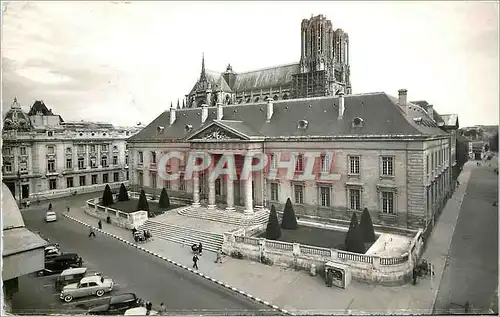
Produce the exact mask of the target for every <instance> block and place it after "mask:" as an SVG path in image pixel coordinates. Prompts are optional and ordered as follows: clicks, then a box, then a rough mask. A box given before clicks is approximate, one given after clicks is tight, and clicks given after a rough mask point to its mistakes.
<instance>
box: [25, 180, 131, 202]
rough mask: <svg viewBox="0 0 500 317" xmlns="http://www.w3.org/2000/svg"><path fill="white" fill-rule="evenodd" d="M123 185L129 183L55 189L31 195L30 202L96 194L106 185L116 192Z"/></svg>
mask: <svg viewBox="0 0 500 317" xmlns="http://www.w3.org/2000/svg"><path fill="white" fill-rule="evenodd" d="M122 183H123V184H125V186H127V185H128V181H123V182H116V183H108V184H95V185H87V186H79V187H71V188H64V189H54V190H49V191H45V192H38V193H33V194H30V200H32V201H36V200H37V199H38V200H46V199H54V198H60V197H67V196H71V195H73V194H74V193H76V194H77V195H80V194H87V193H95V192H98V191H103V190H104V187H105V186H106V185H109V187H110V188H111V190H114V189H119V188H120V186H121V184H122Z"/></svg>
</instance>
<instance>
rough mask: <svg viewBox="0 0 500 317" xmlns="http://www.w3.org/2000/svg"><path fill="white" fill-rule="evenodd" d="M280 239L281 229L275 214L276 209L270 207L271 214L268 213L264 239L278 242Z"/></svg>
mask: <svg viewBox="0 0 500 317" xmlns="http://www.w3.org/2000/svg"><path fill="white" fill-rule="evenodd" d="M280 237H281V228H280V223H279V221H278V214H277V213H276V208H275V207H274V205H272V206H271V212H270V213H269V220H268V221H267V227H266V239H271V240H278V239H279V238H280Z"/></svg>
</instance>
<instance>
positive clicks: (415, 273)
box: [413, 268, 418, 285]
mask: <svg viewBox="0 0 500 317" xmlns="http://www.w3.org/2000/svg"><path fill="white" fill-rule="evenodd" d="M417 274H418V273H417V268H413V285H417Z"/></svg>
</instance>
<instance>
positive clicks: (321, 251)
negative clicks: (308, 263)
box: [300, 245, 332, 257]
mask: <svg viewBox="0 0 500 317" xmlns="http://www.w3.org/2000/svg"><path fill="white" fill-rule="evenodd" d="M300 253H301V254H309V255H317V256H324V257H330V256H331V254H332V250H330V249H326V248H320V247H313V246H309V245H300Z"/></svg>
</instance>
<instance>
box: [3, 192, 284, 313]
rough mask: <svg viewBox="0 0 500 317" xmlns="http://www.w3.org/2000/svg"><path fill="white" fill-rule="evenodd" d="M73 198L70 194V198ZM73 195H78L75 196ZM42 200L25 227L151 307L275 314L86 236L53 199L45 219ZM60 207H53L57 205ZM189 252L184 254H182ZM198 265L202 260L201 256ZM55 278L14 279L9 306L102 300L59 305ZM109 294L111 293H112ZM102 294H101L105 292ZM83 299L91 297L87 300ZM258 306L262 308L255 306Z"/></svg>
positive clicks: (20, 309) (37, 309)
mask: <svg viewBox="0 0 500 317" xmlns="http://www.w3.org/2000/svg"><path fill="white" fill-rule="evenodd" d="M75 198H76V197H75ZM78 200H79V199H78ZM46 205H47V204H44V205H40V206H36V207H32V208H30V209H29V210H23V211H22V213H23V217H24V220H25V222H26V226H27V227H28V228H30V229H31V230H33V231H35V232H40V234H41V235H42V237H44V238H45V239H49V240H50V242H52V243H55V242H57V243H59V244H60V247H61V249H62V251H63V252H77V253H78V254H79V255H80V256H82V257H83V260H84V266H85V267H87V268H89V270H90V271H98V272H102V273H103V275H104V276H109V277H111V278H113V280H114V281H115V283H116V284H118V286H117V290H116V291H113V293H118V292H134V293H136V294H137V296H138V297H140V298H143V299H144V300H149V301H151V302H152V303H153V306H154V307H156V308H157V307H158V306H159V304H160V303H161V302H163V303H164V304H165V306H166V308H167V310H168V313H169V314H171V313H175V314H192V313H194V312H200V313H203V314H210V313H216V314H248V315H250V314H263V313H265V314H273V315H275V314H277V312H275V311H270V308H268V307H267V306H264V305H261V304H258V303H256V302H253V301H250V300H248V299H246V298H245V297H243V296H240V295H238V294H236V293H233V292H231V291H229V290H227V289H225V288H223V287H221V286H219V285H217V284H215V283H212V282H210V281H207V280H205V279H203V278H201V277H198V276H197V275H195V274H191V273H189V272H186V271H184V270H182V269H179V268H177V267H175V266H173V265H171V264H169V263H167V262H165V261H163V260H161V259H158V258H156V257H154V256H152V255H149V254H146V253H144V252H142V251H140V250H137V249H135V248H133V247H131V246H128V245H126V244H124V243H122V242H119V241H117V240H115V239H113V238H111V237H108V236H106V235H101V234H99V233H97V237H96V238H93V239H90V238H89V237H88V233H89V229H88V228H87V227H84V226H81V225H80V224H78V223H76V222H74V221H72V220H69V219H67V218H64V217H63V216H62V215H61V211H62V210H63V209H65V208H64V207H63V206H64V204H61V203H60V202H58V203H53V205H54V210H56V211H57V212H58V220H57V221H56V222H52V223H45V221H44V215H45V211H46ZM58 206H59V207H60V208H59V207H58ZM186 256H190V253H186ZM200 265H203V258H201V262H200ZM54 278H55V277H41V278H36V277H33V276H26V277H22V278H20V281H19V283H20V285H19V289H20V292H19V293H18V294H16V295H15V296H14V298H13V310H14V312H15V313H17V314H32V313H39V314H41V313H47V312H54V311H56V312H61V313H68V312H69V311H73V312H75V313H77V312H82V311H81V310H80V311H78V310H77V307H76V308H75V304H78V303H81V302H84V303H85V306H89V304H92V305H95V304H99V303H101V302H102V301H104V300H103V299H102V298H101V299H97V298H95V297H94V298H87V299H86V300H83V301H76V300H75V302H76V303H71V304H65V303H64V304H63V303H61V301H60V300H59V298H58V294H57V292H55V290H54V288H53V286H52V285H53V281H54ZM113 293H112V294H113ZM106 296H108V295H107V294H106V295H105V297H106ZM89 299H90V300H92V302H89ZM259 310H265V312H263V311H259Z"/></svg>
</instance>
